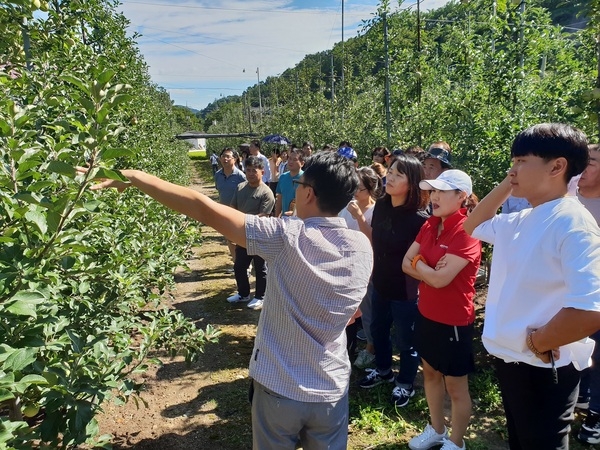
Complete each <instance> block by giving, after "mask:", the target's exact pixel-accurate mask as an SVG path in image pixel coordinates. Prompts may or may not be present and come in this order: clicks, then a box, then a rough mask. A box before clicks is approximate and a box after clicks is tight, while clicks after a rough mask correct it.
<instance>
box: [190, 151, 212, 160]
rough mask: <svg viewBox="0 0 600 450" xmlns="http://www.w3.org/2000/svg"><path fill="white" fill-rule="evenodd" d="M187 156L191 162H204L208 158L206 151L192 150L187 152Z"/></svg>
mask: <svg viewBox="0 0 600 450" xmlns="http://www.w3.org/2000/svg"><path fill="white" fill-rule="evenodd" d="M188 156H189V157H190V159H193V160H206V159H207V158H208V156H207V154H206V150H192V151H190V152H188Z"/></svg>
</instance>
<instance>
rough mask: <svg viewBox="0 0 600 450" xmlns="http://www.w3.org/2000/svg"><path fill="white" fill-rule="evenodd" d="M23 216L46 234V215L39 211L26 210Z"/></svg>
mask: <svg viewBox="0 0 600 450" xmlns="http://www.w3.org/2000/svg"><path fill="white" fill-rule="evenodd" d="M25 218H26V219H27V220H29V221H30V222H33V223H34V224H35V225H36V226H37V228H38V230H40V232H41V233H42V234H46V231H48V225H47V224H46V216H45V215H44V214H42V213H40V212H39V211H28V212H27V213H26V214H25Z"/></svg>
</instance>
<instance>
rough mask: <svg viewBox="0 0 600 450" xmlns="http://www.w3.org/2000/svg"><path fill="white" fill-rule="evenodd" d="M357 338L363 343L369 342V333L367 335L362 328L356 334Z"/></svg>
mask: <svg viewBox="0 0 600 450" xmlns="http://www.w3.org/2000/svg"><path fill="white" fill-rule="evenodd" d="M356 338H357V339H360V340H361V341H366V340H367V333H365V330H363V329H362V328H361V329H360V330H358V332H357V333H356Z"/></svg>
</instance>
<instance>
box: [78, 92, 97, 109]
mask: <svg viewBox="0 0 600 450" xmlns="http://www.w3.org/2000/svg"><path fill="white" fill-rule="evenodd" d="M77 100H78V101H79V103H80V104H81V106H83V107H84V108H85V110H86V111H88V112H90V113H92V112H94V111H95V110H96V105H95V104H94V102H93V101H91V100H90V99H88V98H87V97H84V96H80V97H79V98H78V99H77Z"/></svg>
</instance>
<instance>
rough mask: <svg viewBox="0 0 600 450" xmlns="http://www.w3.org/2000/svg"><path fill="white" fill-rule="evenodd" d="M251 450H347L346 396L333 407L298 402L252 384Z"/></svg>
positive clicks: (333, 404) (331, 405)
mask: <svg viewBox="0 0 600 450" xmlns="http://www.w3.org/2000/svg"><path fill="white" fill-rule="evenodd" d="M253 387H254V394H253V396H252V448H253V450H270V449H273V450H294V449H295V448H296V444H297V443H298V442H299V443H300V444H301V446H302V449H303V450H346V448H347V444H348V393H346V395H344V397H342V398H341V399H340V400H338V401H337V402H333V403H328V402H325V403H309V402H299V401H296V400H291V399H289V398H286V397H283V396H281V395H279V394H276V393H275V392H273V391H271V390H270V389H267V388H266V387H264V386H263V385H261V384H260V383H257V382H256V381H253Z"/></svg>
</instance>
